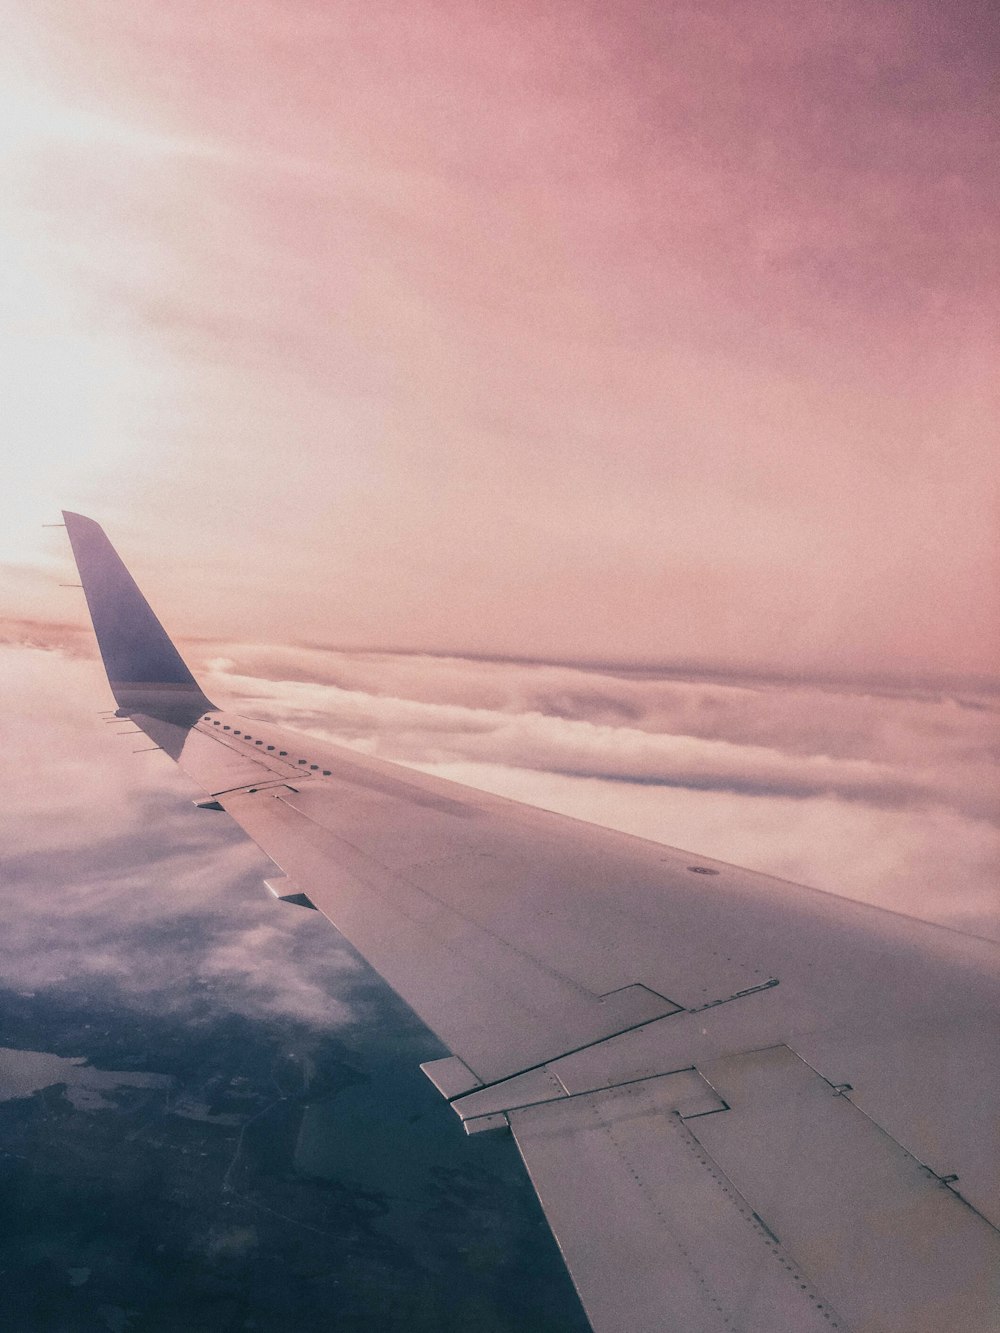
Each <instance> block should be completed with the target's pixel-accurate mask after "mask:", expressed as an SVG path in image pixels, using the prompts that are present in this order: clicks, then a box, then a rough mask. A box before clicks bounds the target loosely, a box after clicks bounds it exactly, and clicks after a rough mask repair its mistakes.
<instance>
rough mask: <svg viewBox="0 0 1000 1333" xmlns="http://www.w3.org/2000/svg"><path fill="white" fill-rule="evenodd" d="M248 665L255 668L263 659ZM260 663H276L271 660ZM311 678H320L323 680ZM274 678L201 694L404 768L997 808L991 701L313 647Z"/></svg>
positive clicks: (221, 677)
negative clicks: (465, 765) (468, 765)
mask: <svg viewBox="0 0 1000 1333" xmlns="http://www.w3.org/2000/svg"><path fill="white" fill-rule="evenodd" d="M249 656H250V658H251V660H252V659H253V658H254V657H255V656H256V657H257V660H258V661H259V662H261V661H262V662H263V664H266V663H267V659H268V653H267V651H266V650H264V651H263V652H262V653H261V652H258V653H257V654H255V653H254V651H253V650H252V649H251V650H250V653H249ZM290 656H292V654H291V653H290V652H289V653H287V654H286V658H287V657H290ZM265 669H266V666H265ZM271 669H272V670H275V671H280V670H281V663H280V662H275V661H274V660H273V657H272V661H271ZM324 672H325V674H326V678H327V680H332V681H335V682H336V683H323V679H322V677H323V675H324ZM290 674H292V676H293V679H291V680H289V679H287V678H285V679H277V680H271V681H267V680H262V679H260V678H259V677H249V676H245V675H240V674H237V673H235V672H232V671H220V672H218V673H217V674H216V675H215V677H214V678H213V680H212V684H211V688H215V687H216V686H217V687H219V688H220V689H221V690H222V691H223V692H225V693H228V694H230V695H231V696H235V697H236V698H237V699H242V700H243V701H244V704H245V706H248V707H252V708H256V709H258V710H260V709H263V710H264V711H265V712H267V714H268V715H269V716H270V717H272V719H273V720H275V721H282V720H284V721H290V722H293V723H294V724H297V725H299V726H306V727H308V728H310V729H313V730H316V731H317V732H318V733H321V734H324V735H326V736H332V737H336V738H340V739H347V740H350V741H353V742H363V743H364V744H365V745H366V746H368V747H370V748H373V749H375V750H377V751H378V752H379V753H381V754H384V755H386V756H387V757H390V758H396V759H402V760H404V761H406V762H411V763H418V764H422V763H447V762H451V761H456V760H458V761H461V760H466V761H473V762H484V761H488V762H491V763H494V764H502V765H506V766H509V767H517V768H531V769H538V770H542V771H545V772H554V773H563V774H566V775H570V776H579V777H598V778H604V779H610V780H614V781H622V782H629V783H636V784H651V785H661V786H665V787H666V786H673V787H682V788H687V789H694V790H708V791H711V790H718V791H729V792H743V793H746V794H759V795H764V796H799V797H807V796H825V795H830V796H835V797H838V798H840V799H842V800H850V801H860V802H865V803H870V804H872V805H876V806H884V807H887V808H892V807H899V806H908V807H912V808H914V809H916V808H921V807H929V806H933V805H937V804H940V805H943V806H945V807H947V808H955V809H958V810H961V811H963V812H965V813H967V814H969V815H970V816H972V817H983V818H994V817H996V815H997V814H998V793H997V791H996V788H995V784H994V783H993V781H992V779H993V778H994V777H995V763H996V754H997V735H996V727H995V725H994V726H992V727H991V726H984V723H983V717H984V710H990V709H992V708H994V707H995V701H994V699H993V698H992V697H991V696H984V697H983V698H981V699H978V700H977V699H969V698H964V699H962V698H956V697H954V696H940V695H938V696H929V697H923V696H920V695H916V696H915V695H906V694H902V695H898V696H895V697H893V696H888V697H887V696H886V695H885V694H884V693H883V694H879V693H875V692H870V693H864V692H860V691H857V690H855V691H854V692H851V691H846V690H844V689H836V688H832V687H829V686H826V687H824V686H822V685H819V684H809V683H805V682H803V683H801V684H799V685H796V686H793V685H789V684H784V685H776V684H765V683H761V682H752V683H745V682H742V681H740V680H738V679H737V680H733V681H722V680H712V679H707V680H706V679H701V680H699V679H693V680H682V679H669V678H668V679H663V678H656V677H655V676H653V675H651V674H650V675H645V676H642V677H639V678H629V677H628V676H627V675H618V676H615V675H611V674H607V673H602V672H600V671H596V670H592V669H581V668H573V667H567V666H556V665H544V664H512V663H503V662H499V663H497V662H494V663H489V662H482V661H480V662H471V661H462V660H461V659H455V658H451V659H444V660H440V661H438V660H434V661H431V660H430V659H428V658H425V657H409V656H405V655H391V654H350V653H334V652H328V653H326V654H323V653H320V652H318V651H316V650H312V651H308V652H306V653H303V654H302V662H301V664H300V669H299V671H298V672H297V673H296V672H294V671H293V672H292V673H290ZM296 675H298V677H299V678H297V679H296V678H294V677H295V676H296ZM302 675H305V676H306V679H302V678H301V677H302ZM397 691H400V692H402V691H406V693H407V694H408V695H409V696H410V697H401V693H397ZM414 695H416V696H418V697H413V696H414ZM970 702H971V703H974V704H975V703H978V704H979V707H978V708H977V707H969V706H968V705H969V703H970ZM987 715H989V714H987ZM991 716H992V715H991Z"/></svg>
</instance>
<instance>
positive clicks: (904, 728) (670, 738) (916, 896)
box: [0, 629, 1000, 1028]
mask: <svg viewBox="0 0 1000 1333" xmlns="http://www.w3.org/2000/svg"><path fill="white" fill-rule="evenodd" d="M30 637H31V638H32V639H33V640H34V641H36V642H37V641H39V640H41V641H43V642H45V643H48V644H51V645H53V646H52V647H51V648H49V649H48V650H46V649H42V648H39V647H15V646H11V645H8V646H6V647H4V648H2V649H0V670H2V672H3V676H4V680H5V685H6V694H7V699H6V710H5V723H4V726H5V734H4V745H3V759H4V762H5V764H6V766H7V774H8V780H7V783H6V788H7V796H6V800H5V812H4V816H5V842H6V864H5V894H4V899H3V906H2V911H3V915H4V918H5V920H4V930H3V955H4V975H5V980H6V984H7V985H9V986H11V987H15V988H20V989H26V990H36V989H42V988H49V987H56V988H60V987H67V986H73V985H77V984H84V983H86V984H88V985H98V986H100V987H101V988H103V989H106V990H110V991H113V992H114V993H115V994H116V995H118V996H120V997H121V998H123V999H127V1001H128V1002H129V1003H130V1004H134V1005H137V1006H140V1007H141V1006H151V1007H158V1008H162V1007H163V1006H165V1005H169V1006H172V1007H175V1008H178V1009H179V1010H180V1011H183V1013H184V1014H185V1015H186V1016H188V1017H195V1016H197V1014H198V1013H199V1012H202V1011H203V1009H204V1006H206V1005H211V1006H216V1007H218V1006H221V1007H225V1008H229V1009H232V1010H236V1011H238V1012H240V1013H244V1014H247V1015H250V1016H253V1017H257V1018H268V1017H269V1018H282V1019H294V1020H295V1021H298V1022H302V1023H306V1024H309V1025H311V1026H318V1027H322V1028H330V1027H336V1026H342V1025H344V1024H351V1023H355V1022H359V1021H364V1018H365V1015H366V1013H367V1012H368V1007H367V1006H368V996H367V992H366V984H367V983H366V981H365V977H366V974H365V972H364V970H363V969H362V968H360V965H359V964H358V962H357V959H356V956H355V955H354V954H353V952H352V951H351V950H350V948H349V947H348V946H346V945H345V944H344V943H343V942H342V941H341V940H340V938H339V936H337V934H336V932H334V931H332V930H329V929H328V928H327V925H326V923H325V922H324V921H322V919H317V918H318V914H316V913H312V912H303V911H300V910H296V909H295V908H292V907H286V906H284V905H277V904H275V903H274V902H273V900H272V899H270V898H269V897H268V896H267V895H266V894H265V892H264V891H263V889H262V885H261V880H262V879H263V878H264V876H265V875H266V874H267V873H268V871H269V869H270V868H271V867H270V864H269V863H268V862H267V861H266V859H265V858H263V857H262V856H261V855H260V853H259V852H258V851H257V850H256V849H255V848H254V847H253V846H252V845H251V844H250V843H249V842H248V841H247V840H246V839H244V838H243V836H242V834H240V832H239V830H238V829H236V828H235V826H233V825H231V824H230V823H229V822H228V821H227V820H225V819H223V818H222V817H217V816H213V815H211V814H207V813H205V812H203V811H196V810H195V809H194V808H193V806H192V804H191V801H192V798H193V797H195V796H196V795H197V794H198V793H196V792H195V791H193V789H192V788H191V787H190V785H189V783H188V782H187V780H186V779H185V778H184V777H183V776H182V775H181V774H180V773H179V772H178V771H177V770H176V769H175V768H174V767H173V766H172V765H170V764H169V763H168V762H167V761H166V760H165V759H164V757H163V755H162V754H158V753H153V754H136V755H133V754H131V753H129V751H130V750H131V748H132V746H133V744H138V742H131V741H129V740H128V738H127V736H125V735H122V736H121V737H119V736H117V735H116V734H115V733H116V732H117V731H119V730H122V731H127V730H129V728H128V727H127V725H125V726H122V724H112V725H108V724H107V723H106V722H105V721H104V720H102V718H101V717H99V716H97V715H96V714H95V713H94V711H93V709H94V706H95V705H96V706H98V707H100V706H103V705H104V702H105V700H104V696H105V692H106V691H105V686H104V683H103V675H102V670H101V667H100V665H99V663H98V662H96V661H94V660H92V659H89V660H88V658H87V657H86V656H83V655H78V654H83V652H84V651H85V650H84V648H83V646H82V645H81V644H80V643H79V642H78V641H77V640H76V639H75V638H74V637H73V636H70V638H69V639H68V640H67V639H66V638H65V636H64V635H63V634H62V632H61V631H59V630H58V629H50V630H42V631H40V632H33V633H32V635H31V636H30ZM188 652H189V656H190V657H191V659H192V660H193V661H200V662H201V663H203V664H205V665H206V666H208V667H209V670H208V671H207V672H203V673H202V677H203V681H204V683H205V684H206V685H207V686H208V688H209V690H210V692H211V693H212V694H213V695H214V696H215V697H216V698H217V699H218V700H219V701H220V702H226V701H227V700H228V701H229V702H230V703H231V705H232V706H234V707H236V708H238V709H240V710H242V711H245V712H246V713H247V714H249V715H256V716H262V717H266V718H268V719H270V720H273V721H276V722H278V723H283V724H288V725H293V726H297V727H300V728H303V729H305V730H308V731H312V732H314V733H316V734H321V735H323V736H325V737H331V738H333V739H336V740H339V741H341V742H342V743H345V744H348V745H351V746H354V747H356V748H359V749H362V750H365V751H368V752H376V753H378V754H380V755H382V756H384V757H386V758H390V759H395V760H399V761H402V762H405V763H410V764H413V765H415V766H417V767H420V768H423V769H425V770H428V771H432V772H435V773H437V774H439V775H441V776H443V777H446V778H450V779H453V780H456V781H460V782H467V783H469V784H470V785H472V786H478V787H482V788H484V789H487V790H491V791H495V792H497V793H498V794H501V795H505V796H509V797H512V798H514V799H518V800H524V801H527V802H529V803H532V804H537V805H541V806H544V807H547V808H550V809H553V810H559V811H562V812H564V813H567V814H570V815H574V816H576V817H579V818H584V819H589V820H591V821H593V822H596V823H602V824H606V825H608V826H610V827H615V828H620V829H622V830H624V831H626V832H631V833H636V834H639V835H640V836H644V837H648V838H652V839H654V840H656V841H660V842H664V843H667V844H669V845H673V846H681V847H687V848H689V849H691V850H692V851H693V852H695V853H696V854H701V855H708V856H712V857H717V858H719V859H720V860H728V861H731V862H734V863H736V864H742V865H747V866H750V867H752V868H755V869H759V870H762V871H765V872H770V873H773V874H778V875H782V876H784V877H786V878H789V879H792V880H795V881H798V882H802V883H807V884H811V885H813V886H815V887H819V888H824V889H827V890H829V891H831V892H835V893H841V894H845V895H847V896H851V897H856V898H859V899H862V900H865V901H869V902H874V903H877V904H879V905H882V906H886V907H892V908H893V909H895V910H899V911H904V912H908V913H910V914H912V915H917V916H923V917H925V918H927V919H930V920H937V921H940V922H942V923H943V924H947V925H951V926H955V927H957V928H959V929H966V930H971V931H973V932H975V933H981V934H984V935H993V936H994V937H997V938H1000V922H998V913H997V903H996V893H995V868H996V865H997V863H998V861H1000V819H998V817H997V808H996V797H997V752H998V741H1000V713H998V712H997V710H996V700H995V697H994V696H993V695H991V694H990V693H989V692H980V693H978V694H977V693H974V692H973V691H972V689H971V686H969V685H967V687H966V689H965V691H964V692H962V693H955V694H947V693H940V692H939V693H933V692H929V691H927V690H924V691H921V692H915V693H909V694H908V693H904V692H895V693H893V692H887V691H885V690H884V689H883V690H882V692H877V691H876V688H875V686H874V685H873V686H872V687H871V688H869V689H868V690H865V689H862V688H861V687H860V686H859V685H858V683H857V682H854V683H853V684H852V686H851V687H850V688H843V687H842V688H839V689H838V688H834V687H832V686H830V685H828V684H822V683H818V682H808V681H799V682H797V683H794V684H792V683H788V682H784V683H780V682H774V681H771V682H768V681H763V680H760V679H754V678H752V677H742V678H733V679H729V680H726V679H719V678H701V679H698V678H686V679H685V678H679V677H677V676H672V675H671V676H658V675H655V674H651V673H625V672H618V673H612V672H609V671H607V670H606V669H595V668H592V667H585V666H578V667H573V666H567V665H555V664H545V663H530V662H529V663H526V662H505V661H488V660H466V659H461V658H456V657H452V658H442V659H435V658H431V657H428V656H426V655H411V654H388V653H371V652H336V651H330V650H321V649H317V648H306V649H297V648H293V647H287V646H286V647H276V646H272V645H267V644H255V645H246V644H236V643H202V644H191V645H189V646H188ZM142 739H143V738H141V737H140V738H139V740H140V741H141V740H142ZM317 932H322V934H319V933H317Z"/></svg>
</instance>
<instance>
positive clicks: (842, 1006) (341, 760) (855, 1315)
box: [64, 513, 1000, 1333]
mask: <svg viewBox="0 0 1000 1333" xmlns="http://www.w3.org/2000/svg"><path fill="white" fill-rule="evenodd" d="M64 517H65V521H66V526H67V528H68V531H69V537H70V540H71V542H72V545H73V550H74V554H75V556H76V560H77V564H78V567H79V570H80V576H81V582H82V583H83V586H84V590H85V592H86V596H87V601H88V604H89V607H90V611H91V615H92V618H93V621H94V626H95V629H96V632H97V637H98V642H99V645H100V648H101V652H102V655H103V657H104V661H105V665H106V667H107V671H108V676H109V680H110V683H111V687H112V690H113V692H114V694H115V697H116V699H117V701H118V703H119V711H120V712H121V713H122V715H126V714H127V715H128V716H130V717H132V718H133V720H134V721H135V722H136V724H137V725H138V726H139V727H141V728H142V730H143V731H145V732H146V733H147V734H148V735H149V736H150V737H151V738H152V740H153V741H154V742H155V744H157V745H159V746H160V747H161V748H162V749H163V750H165V751H166V752H167V753H168V754H169V755H170V756H171V757H172V758H173V759H175V760H176V761H177V763H178V764H179V765H180V766H181V768H182V769H184V770H185V772H187V773H188V774H189V776H190V777H191V778H192V779H193V781H194V782H195V784H196V785H197V786H198V787H199V788H200V789H201V791H202V792H203V793H204V796H205V801H204V802H203V803H205V804H209V805H213V806H215V807H216V808H221V809H222V810H225V811H226V812H227V813H228V814H229V815H231V816H232V818H233V819H235V820H236V822H237V823H238V824H239V825H240V826H241V827H242V828H243V829H244V830H245V831H246V832H247V833H248V834H249V836H250V837H251V838H252V839H253V840H254V841H255V842H256V843H257V844H258V845H259V846H260V848H261V849H262V850H263V851H264V852H265V853H266V854H267V855H268V856H269V857H270V858H271V859H272V861H273V862H274V863H275V864H276V866H277V867H279V870H280V873H278V874H276V876H275V877H274V878H272V879H271V880H270V881H269V887H270V888H271V889H272V892H274V893H275V895H276V896H277V897H278V898H281V899H284V900H286V901H289V902H297V903H299V904H301V905H303V906H311V907H315V908H317V909H319V911H320V912H322V913H323V914H324V915H325V916H327V917H328V918H329V919H330V921H332V922H333V924H334V925H335V926H336V927H337V928H338V929H339V930H340V931H342V932H343V934H344V935H345V936H346V937H347V939H348V940H350V941H351V943H352V944H353V945H354V946H355V947H356V948H357V949H358V950H359V951H360V952H361V953H362V954H363V955H364V956H365V957H366V958H367V959H368V960H369V962H370V963H371V964H372V965H373V966H374V967H375V968H376V969H377V970H378V971H379V972H380V973H381V974H382V976H383V977H385V979H386V980H387V981H388V983H389V984H390V985H391V986H392V987H393V989H395V990H396V991H397V992H398V993H399V995H401V996H402V997H403V999H404V1000H406V1001H407V1003H408V1004H409V1005H410V1006H411V1007H412V1008H413V1009H414V1010H415V1012H416V1013H417V1014H418V1015H419V1016H420V1018H421V1019H422V1020H423V1021H424V1022H425V1023H426V1024H427V1026H428V1027H430V1028H431V1029H432V1030H433V1031H434V1032H435V1033H436V1034H437V1035H438V1036H439V1037H440V1038H441V1040H442V1041H443V1042H444V1044H445V1045H446V1046H447V1048H448V1049H449V1050H450V1051H451V1055H450V1056H449V1057H447V1058H445V1059H442V1060H436V1061H432V1062H431V1063H430V1064H428V1065H425V1066H424V1069H425V1072H426V1073H427V1074H428V1076H429V1077H430V1078H431V1079H432V1081H433V1082H434V1084H435V1085H436V1087H437V1088H438V1089H439V1091H440V1092H441V1094H442V1095H443V1096H444V1097H445V1098H446V1099H447V1100H448V1102H449V1103H450V1104H451V1106H452V1108H453V1110H454V1111H455V1112H456V1113H457V1114H458V1115H459V1116H460V1117H461V1119H462V1121H463V1123H464V1125H465V1127H466V1129H467V1130H468V1131H469V1132H470V1133H474V1132H478V1131H481V1130H502V1131H507V1130H508V1129H509V1131H510V1132H512V1133H513V1135H514V1137H515V1139H516V1141H517V1145H518V1148H519V1149H520V1151H521V1154H522V1156H523V1158H524V1161H525V1164H526V1166H527V1168H528V1171H529V1173H530V1176H531V1179H532V1182H533V1183H534V1185H535V1188H536V1189H537V1191H538V1194H539V1197H540V1199H541V1202H542V1206H543V1208H544V1210H545V1213H546V1216H547V1218H548V1220H549V1222H550V1224H551V1226H552V1229H553V1231H554V1233H555V1235H556V1238H557V1240H558V1242H559V1245H560V1248H561V1250H562V1253H563V1255H564V1257H565V1259H566V1263H567V1265H568V1267H569V1269H570V1272H571V1274H572V1276H573V1279H574V1281H575V1283H576V1286H577V1289H578V1291H579V1293H580V1296H581V1298H582V1301H583V1304H584V1307H585V1309H586V1311H587V1314H588V1317H589V1318H590V1320H591V1323H592V1324H593V1327H594V1328H595V1330H597V1333H618V1331H619V1330H620V1331H621V1333H647V1331H648V1333H652V1331H653V1330H679V1333H723V1331H724V1330H725V1331H726V1333H736V1331H739V1333H811V1330H820V1329H821V1330H830V1329H837V1330H852V1333H974V1331H975V1330H980V1331H981V1333H986V1330H995V1329H996V1328H997V1327H998V1323H1000V1231H998V1226H1000V1154H998V1151H997V1149H998V1139H997V1136H998V1124H1000V1122H998V1118H997V1114H996V1111H997V1092H998V1072H997V1071H998V1065H997V1059H996V1055H997V1031H998V1029H997V1021H996V1020H997V1012H998V999H1000V984H998V972H997V954H998V951H997V949H996V948H995V947H994V946H993V945H991V944H989V943H988V942H986V941H984V940H981V939H978V938H975V937H972V936H968V935H964V934H961V933H959V932H956V931H953V930H948V929H945V928H943V927H940V926H935V925H929V924H926V923H924V922H920V921H917V920H914V919H911V918H909V917H905V916H900V915H897V914H895V913H893V912H888V911H885V910H882V909H878V908H875V907H870V906H866V905H864V904H861V903H857V902H852V901H849V900H847V899H843V898H838V897H836V896H834V895H831V894H827V893H820V892H817V891H815V890H811V889H807V888H803V887H801V886H799V885H795V884H790V883H787V882H786V881H784V880H779V879H775V878H773V877H770V876H767V875H760V874H756V873H754V872H751V871H748V870H741V869H739V868H737V867H735V866H730V865H726V864H723V863H721V862H717V861H713V860H709V859H706V858H704V857H696V856H693V855H691V854H690V853H687V852H682V851H678V850H675V849H673V848H668V847H664V846H661V845H659V844H658V843H652V842H648V841H645V840H643V839H640V838H634V837H629V836H626V835H624V834H620V833H615V832H611V831H609V830H606V829H603V828H597V827H595V826H593V825H590V824H586V823H582V822H579V821H577V820H573V819H569V818H566V817H564V816H561V815H556V814H552V813H550V812H547V811H543V810H538V809H534V808H531V807H528V806H524V805H521V804H519V803H517V802H514V801H509V800H504V799H502V798H500V797H496V796H490V795H486V794H484V793H482V792H479V791H475V790H472V789H471V788H468V787H464V786H461V785H459V784H456V783H451V782H445V781H442V780H440V779H437V778H434V777H430V776H427V775H425V774H422V773H418V772H415V771H412V770H410V769H407V768H405V767H403V766H400V765H397V764H390V763H386V762H383V761H380V760H377V759H373V758H370V757H367V756H364V755H361V754H358V753H356V752H354V751H353V750H350V749H347V748H343V747H339V746H336V745H331V744H328V743H325V742H323V741H319V740H316V739H314V738H312V737H310V736H307V735H304V734H301V733H297V732H294V731H290V730H285V729H281V728H278V727H275V726H271V725H269V724H265V723H263V722H257V721H254V720H252V719H248V718H244V717H241V716H238V715H236V714H234V713H230V712H227V711H226V710H224V709H220V708H217V707H215V705H214V704H212V703H211V702H210V701H209V700H208V699H207V698H206V697H205V695H204V694H203V693H202V692H201V690H200V688H199V687H198V685H197V684H196V683H195V681H194V679H193V677H192V676H191V673H190V672H189V671H188V669H187V667H186V666H185V665H184V664H183V662H182V661H181V659H180V657H179V656H178V654H177V652H176V649H175V648H174V647H173V645H172V644H171V642H170V640H169V639H168V637H167V635H166V634H165V632H164V631H163V629H162V627H161V626H160V624H159V622H158V621H157V620H156V618H155V616H154V615H153V613H152V611H151V610H150V609H149V607H148V605H147V603H146V601H145V599H144V598H143V596H142V594H141V593H140V592H139V590H138V589H137V588H136V586H135V584H134V582H133V581H132V579H131V577H130V576H129V574H128V572H127V570H126V569H125V567H124V565H123V564H122V563H121V561H120V560H119V558H118V556H117V555H116V554H115V552H114V550H113V548H112V546H111V545H110V543H109V542H108V539H107V538H106V536H105V535H104V533H103V531H102V530H101V528H100V527H98V525H97V524H96V523H94V522H93V521H92V520H90V519H87V518H83V517H82V516H80V515H78V514H70V513H67V514H65V516H64Z"/></svg>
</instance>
